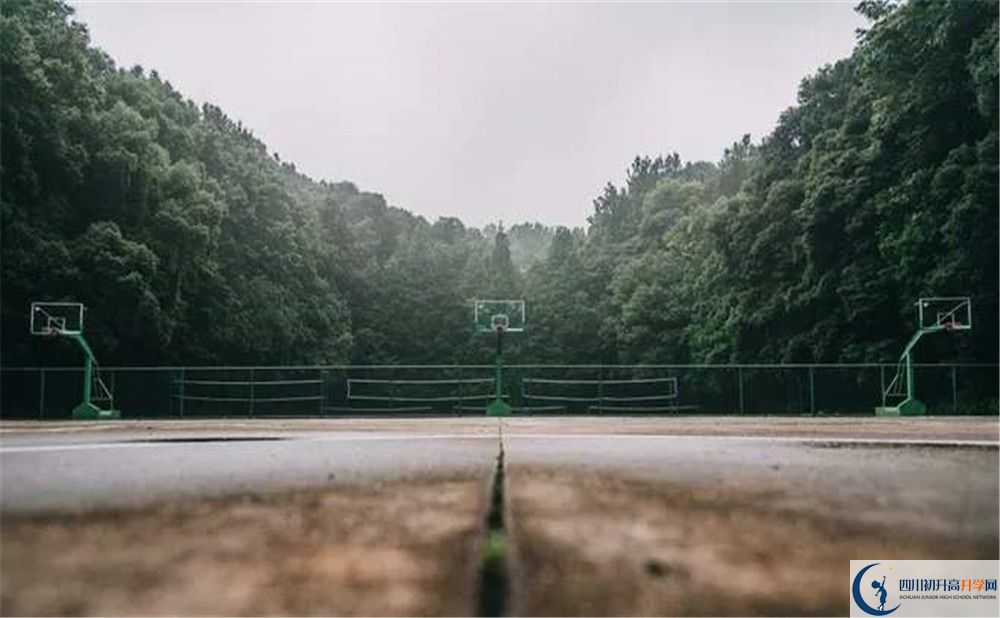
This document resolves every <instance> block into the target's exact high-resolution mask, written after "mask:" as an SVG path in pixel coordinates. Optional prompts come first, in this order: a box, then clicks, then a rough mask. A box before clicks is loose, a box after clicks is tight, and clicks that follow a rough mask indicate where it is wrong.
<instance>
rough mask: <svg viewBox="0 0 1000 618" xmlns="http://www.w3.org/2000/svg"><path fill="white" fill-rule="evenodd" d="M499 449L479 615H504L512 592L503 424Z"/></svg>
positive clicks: (481, 575)
mask: <svg viewBox="0 0 1000 618" xmlns="http://www.w3.org/2000/svg"><path fill="white" fill-rule="evenodd" d="M499 427H500V429H499V438H498V446H499V448H498V451H497V458H496V465H495V466H494V468H493V479H492V484H491V486H490V507H489V510H488V511H487V513H486V526H485V530H484V535H485V536H484V538H483V545H482V554H481V557H480V567H479V598H478V612H477V615H479V616H503V615H504V614H505V612H506V609H507V601H508V596H509V593H510V585H509V581H510V577H509V573H508V564H507V531H506V527H505V525H504V509H505V506H506V505H505V502H504V451H503V425H499Z"/></svg>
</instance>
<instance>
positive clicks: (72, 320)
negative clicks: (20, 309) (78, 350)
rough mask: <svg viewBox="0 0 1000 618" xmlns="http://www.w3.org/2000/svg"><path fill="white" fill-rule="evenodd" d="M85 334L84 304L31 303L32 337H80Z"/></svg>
mask: <svg viewBox="0 0 1000 618" xmlns="http://www.w3.org/2000/svg"><path fill="white" fill-rule="evenodd" d="M82 332H83V303H64V302H55V303H50V302H34V303H31V334H32V335H79V334H80V333H82Z"/></svg>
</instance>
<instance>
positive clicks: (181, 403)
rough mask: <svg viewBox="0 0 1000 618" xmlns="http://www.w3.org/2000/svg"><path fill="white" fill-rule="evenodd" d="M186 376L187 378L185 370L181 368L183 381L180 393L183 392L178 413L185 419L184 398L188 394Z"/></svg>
mask: <svg viewBox="0 0 1000 618" xmlns="http://www.w3.org/2000/svg"><path fill="white" fill-rule="evenodd" d="M184 376H185V369H184V367H181V381H180V384H178V386H180V391H181V392H180V404H179V405H178V411H179V412H180V415H181V418H183V417H184V396H185V395H186V394H187V393H186V391H185V384H184V380H185V377H184Z"/></svg>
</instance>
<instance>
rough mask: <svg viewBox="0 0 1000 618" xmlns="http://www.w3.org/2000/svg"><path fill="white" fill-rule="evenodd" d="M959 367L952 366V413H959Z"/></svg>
mask: <svg viewBox="0 0 1000 618" xmlns="http://www.w3.org/2000/svg"><path fill="white" fill-rule="evenodd" d="M957 374H958V368H957V367H956V366H955V365H952V366H951V413H952V414H958V375H957Z"/></svg>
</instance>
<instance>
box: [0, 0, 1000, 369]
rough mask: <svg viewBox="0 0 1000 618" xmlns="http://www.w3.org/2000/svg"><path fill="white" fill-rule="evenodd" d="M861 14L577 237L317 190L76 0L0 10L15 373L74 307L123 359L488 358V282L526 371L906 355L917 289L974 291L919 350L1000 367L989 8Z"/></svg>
mask: <svg viewBox="0 0 1000 618" xmlns="http://www.w3.org/2000/svg"><path fill="white" fill-rule="evenodd" d="M858 10H859V11H860V12H862V13H863V14H864V15H865V16H866V17H867V18H868V19H869V20H870V24H869V27H868V28H867V29H866V31H865V32H863V33H859V38H858V44H857V46H856V49H855V51H854V53H853V54H852V56H851V57H850V58H846V59H844V60H841V61H839V62H837V63H835V64H833V65H830V66H826V67H823V68H821V69H819V70H818V71H817V73H815V74H814V75H812V76H809V77H807V78H806V79H804V80H803V81H802V83H801V85H800V89H799V100H798V104H797V105H796V106H794V107H792V108H790V109H788V110H785V111H784V112H781V113H780V116H779V117H778V122H777V126H776V128H775V129H774V131H773V132H772V133H771V134H770V135H767V136H765V137H764V138H763V139H761V140H759V141H754V140H752V139H751V138H750V136H744V137H743V138H742V139H739V140H738V141H736V142H735V143H734V144H732V145H731V146H730V147H729V148H728V149H726V150H725V152H724V153H723V155H722V157H721V159H720V161H718V162H717V163H709V162H684V161H682V159H681V157H680V156H679V155H678V154H676V153H672V154H669V155H663V156H655V157H649V156H639V157H636V159H635V160H634V161H633V162H632V164H631V166H630V168H629V171H628V175H627V179H626V181H625V183H624V185H623V186H615V185H613V184H610V183H609V184H608V185H607V186H606V187H605V188H604V189H603V190H602V191H601V192H600V194H599V195H598V197H597V198H596V199H595V200H594V204H593V211H592V214H591V215H590V217H589V224H588V226H587V227H586V229H575V230H569V229H565V228H557V229H552V228H549V227H546V226H544V225H540V224H534V223H531V224H528V223H524V224H518V225H514V226H512V227H510V228H508V229H503V228H502V227H488V228H486V229H483V230H479V229H475V228H470V227H467V226H465V225H464V224H463V223H462V222H461V221H459V220H457V219H454V218H441V219H438V220H437V221H434V222H429V221H427V220H426V219H424V218H422V217H418V216H415V215H413V214H411V213H409V212H407V211H406V210H404V209H401V208H398V207H395V206H392V205H390V204H388V203H387V201H386V200H385V199H384V198H383V197H382V196H381V195H379V194H377V193H372V192H368V191H364V190H361V189H359V188H358V187H356V186H355V185H353V184H351V183H349V182H328V181H318V182H317V181H315V180H313V179H311V178H309V177H307V176H305V175H303V174H301V173H299V172H298V171H297V170H296V168H295V165H294V164H292V163H290V162H287V161H283V160H281V158H280V157H279V156H278V155H277V154H276V153H271V152H269V151H268V149H267V147H266V145H265V144H263V143H262V142H261V141H260V140H259V139H257V138H256V137H254V135H253V133H252V131H251V129H250V128H248V127H245V126H243V125H242V124H241V123H239V122H236V121H234V120H232V119H230V118H229V117H227V115H226V114H225V113H224V112H223V110H221V109H219V108H217V107H215V106H213V105H211V104H204V105H202V106H201V107H199V106H197V105H196V104H195V103H193V102H192V101H190V100H187V99H186V98H185V97H184V96H183V95H182V94H181V93H179V92H177V91H176V90H175V89H174V88H173V87H172V86H171V85H170V83H169V82H168V81H166V80H164V79H163V78H161V77H160V76H159V75H158V74H157V73H156V71H153V70H146V69H143V68H140V67H135V68H131V69H126V68H121V67H117V66H116V65H115V63H114V61H113V60H112V59H111V58H109V57H108V56H107V55H106V54H105V53H103V52H102V51H100V50H98V49H95V48H94V47H92V46H91V45H90V41H89V38H88V34H87V31H86V28H85V27H84V26H82V25H80V24H77V23H74V22H73V21H72V11H71V9H70V8H69V7H68V6H66V5H65V4H63V3H61V2H58V1H50V0H31V1H27V0H8V1H5V2H3V3H2V5H0V15H2V16H0V77H2V84H0V138H2V144H0V147H2V152H0V155H2V158H0V172H2V177H0V217H2V219H0V223H2V253H0V259H2V282H0V283H2V299H0V317H2V333H0V336H2V361H3V363H4V364H6V365H34V364H63V363H73V362H74V359H75V358H76V353H75V351H74V350H73V349H72V348H71V347H70V346H52V345H50V344H49V343H48V342H38V341H35V340H33V338H30V337H29V336H28V335H27V318H28V315H27V314H28V309H27V307H28V303H29V302H30V301H32V300H64V299H72V300H78V301H80V302H84V303H85V304H86V305H87V307H88V309H89V313H88V317H87V320H88V322H87V330H88V338H89V339H91V342H92V344H93V346H94V347H95V352H96V353H97V355H98V357H99V358H101V359H102V360H103V361H104V363H105V364H109V365H116V364H152V363H157V364H217V363H218V364H298V363H348V362H350V363H452V362H483V361H484V360H486V359H488V356H487V355H488V350H489V348H490V342H489V341H487V340H485V339H484V338H481V337H477V336H476V335H474V334H473V333H471V332H470V330H471V316H470V312H471V303H470V301H471V299H473V298H475V297H497V296H503V297H523V298H525V300H526V301H527V303H528V319H529V326H530V331H529V332H528V333H526V334H525V335H524V336H523V337H520V338H519V340H518V341H517V342H515V345H516V346H517V348H518V349H517V350H516V354H517V360H518V361H519V362H553V363H555V362H558V363H598V362H604V363H617V362H630V363H631V362H662V363H668V362H676V363H688V362H694V363H700V362H778V361H781V362H811V361H824V362H832V361H893V360H895V357H896V355H898V353H899V350H900V347H901V346H902V344H903V343H905V340H906V338H907V337H908V336H909V334H910V332H911V330H912V329H913V327H914V322H915V314H914V310H913V307H912V302H913V300H914V299H916V298H917V297H918V296H921V295H971V296H972V297H973V308H974V311H975V320H976V322H975V324H976V330H975V331H973V333H972V334H971V335H970V336H965V337H962V338H958V339H956V340H946V339H945V338H941V339H942V340H941V341H935V342H934V343H933V344H931V345H929V346H928V351H927V352H926V354H927V355H928V357H932V356H933V355H934V354H935V350H934V347H935V346H937V347H938V353H941V352H942V351H947V353H948V358H956V357H957V358H961V359H963V360H973V361H982V362H995V361H996V360H997V340H998V335H1000V333H998V331H997V323H998V319H997V316H998V312H1000V307H998V290H997V282H998V278H1000V272H998V227H1000V222H998V207H997V205H998V200H1000V195H998V147H1000V146H998V126H997V125H998V112H1000V110H998V97H997V93H998V72H1000V68H998V49H997V41H998V36H1000V35H998V5H997V4H996V3H995V2H985V1H984V2H951V3H944V2H918V1H914V2H909V3H906V4H904V5H901V6H898V7H895V8H894V7H893V5H891V4H887V3H885V2H880V1H866V2H862V3H861V4H860V5H859V6H858ZM637 87H641V84H639V85H637ZM733 100H734V103H737V104H738V100H739V97H738V96H736V97H734V99H733ZM775 111H776V114H777V112H778V110H775ZM663 139H664V140H669V136H663ZM665 147H667V148H669V143H666V144H665ZM331 173H334V174H335V173H336V170H331Z"/></svg>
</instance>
